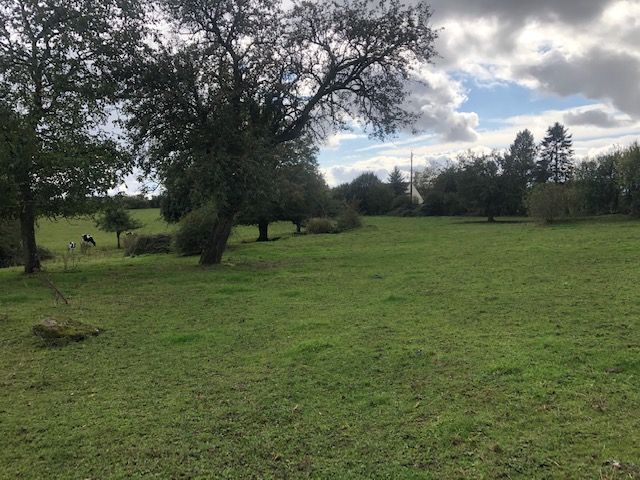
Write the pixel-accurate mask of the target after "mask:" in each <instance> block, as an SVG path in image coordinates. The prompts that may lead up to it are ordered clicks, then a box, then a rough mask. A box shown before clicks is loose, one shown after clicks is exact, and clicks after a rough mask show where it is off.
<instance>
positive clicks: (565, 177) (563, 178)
mask: <svg viewBox="0 0 640 480" xmlns="http://www.w3.org/2000/svg"><path fill="white" fill-rule="evenodd" d="M572 147H573V140H572V136H571V135H570V134H569V132H568V130H567V129H566V128H565V126H564V125H562V124H560V123H558V122H556V123H555V124H554V125H552V126H551V127H549V128H548V129H547V135H546V136H545V137H544V140H542V143H541V144H540V159H539V160H538V163H537V168H536V181H537V183H544V182H548V181H550V180H551V181H553V182H554V183H566V182H568V181H569V180H571V176H572V174H573V168H574V164H573V148H572Z"/></svg>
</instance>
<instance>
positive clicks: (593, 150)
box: [322, 104, 640, 186]
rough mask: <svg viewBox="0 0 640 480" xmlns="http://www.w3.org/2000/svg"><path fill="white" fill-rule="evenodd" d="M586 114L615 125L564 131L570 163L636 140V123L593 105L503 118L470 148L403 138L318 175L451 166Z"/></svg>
mask: <svg viewBox="0 0 640 480" xmlns="http://www.w3.org/2000/svg"><path fill="white" fill-rule="evenodd" d="M591 111H597V112H603V113H604V114H606V115H608V118H612V119H618V120H620V121H619V122H614V123H615V124H614V125H608V124H607V125H593V124H581V125H574V126H571V127H569V132H570V133H571V134H572V135H573V145H574V150H575V155H576V159H578V160H580V159H584V158H587V157H595V156H597V155H599V154H601V153H604V152H606V151H610V150H611V149H613V148H615V147H617V146H625V145H629V144H630V143H632V142H634V141H636V140H637V139H638V137H639V135H638V132H640V121H631V120H630V119H629V117H628V116H626V115H624V114H622V113H621V112H619V111H618V110H616V109H615V108H613V107H612V106H610V105H607V104H593V105H589V106H586V107H579V108H572V109H567V110H549V111H546V112H542V113H540V114H531V115H517V116H513V117H509V118H506V119H504V120H503V121H502V126H501V127H499V128H496V129H493V130H487V131H482V132H479V133H478V140H477V141H476V142H473V143H464V142H455V141H454V142H444V143H424V140H425V138H424V137H422V138H421V140H423V143H419V142H418V143H416V142H414V141H412V140H413V139H406V140H403V141H399V142H395V143H387V144H384V147H385V148H384V149H379V150H375V149H369V150H367V149H362V150H361V154H363V155H364V157H360V158H359V159H358V160H356V161H353V162H351V163H349V164H347V165H335V166H330V167H325V168H323V169H322V171H323V173H324V174H325V178H326V180H327V182H328V183H329V185H332V186H335V185H337V184H339V183H343V182H345V181H350V180H352V179H353V178H355V177H356V176H358V175H359V174H361V173H363V172H367V171H372V172H375V173H376V174H377V175H378V176H379V177H380V178H381V179H384V178H386V177H387V175H388V174H389V172H390V171H391V170H392V169H393V167H395V166H398V167H399V168H400V169H401V170H403V171H404V172H408V171H409V159H410V156H411V153H413V155H414V166H415V168H424V167H425V166H426V165H427V164H431V165H434V164H436V165H442V164H444V163H446V162H447V161H455V160H456V159H457V157H458V156H459V155H460V154H462V153H465V152H466V151H467V150H472V151H475V152H479V153H480V152H484V153H487V152H491V151H492V150H503V149H506V148H508V146H509V145H510V144H511V142H513V140H514V138H515V136H516V134H517V133H518V132H519V131H521V130H524V129H525V128H528V129H530V130H531V131H532V133H533V134H534V137H535V138H536V141H538V142H539V141H540V140H541V139H542V138H543V137H544V135H545V133H546V130H547V128H548V127H549V126H550V125H552V124H553V123H555V122H563V121H564V119H565V118H566V117H567V116H574V117H578V118H580V116H581V115H583V114H584V113H585V112H587V113H588V112H591ZM622 120H624V121H622Z"/></svg>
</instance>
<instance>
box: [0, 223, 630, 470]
mask: <svg viewBox="0 0 640 480" xmlns="http://www.w3.org/2000/svg"><path fill="white" fill-rule="evenodd" d="M136 214H137V215H141V216H142V217H144V221H145V222H146V223H147V226H146V229H147V230H149V231H160V230H166V229H167V227H166V226H165V225H163V224H162V223H161V222H160V221H159V220H158V219H157V212H153V211H146V212H136ZM85 230H89V231H91V232H93V233H96V236H97V241H98V251H96V252H93V254H92V255H91V256H90V257H89V258H83V259H82V261H81V262H80V263H79V265H78V267H77V268H76V269H75V270H74V271H70V272H65V271H63V265H62V264H61V263H60V262H53V263H50V264H48V265H47V267H48V268H47V270H48V271H47V275H49V277H50V278H51V279H52V281H53V282H54V283H55V284H56V285H57V286H58V287H59V288H60V289H61V290H62V291H63V292H64V293H65V294H66V295H68V296H69V297H70V302H71V303H70V305H69V306H66V305H62V304H56V303H55V302H54V300H53V296H52V295H51V292H50V291H49V290H48V289H47V288H46V287H45V286H43V282H42V279H41V278H40V277H38V276H36V277H26V276H24V275H22V274H21V273H20V271H19V270H17V269H10V270H3V271H0V349H1V352H2V353H1V356H0V478H6V479H22V478H29V479H31V478H33V479H43V478H47V479H54V478H60V479H69V478H74V479H75V478H78V479H105V478H163V479H164V478H176V479H177V478H185V479H186V478H202V479H206V478H307V477H310V478H403V479H404V478H407V479H412V478H416V479H417V478H425V479H431V478H432V479H450V478H486V479H494V478H526V479H538V478H540V479H542V478H545V479H546V478H562V479H570V478H575V479H582V478H619V479H623V478H640V413H639V412H640V328H639V327H640V293H639V290H638V285H639V284H640V248H639V247H640V223H638V222H631V221H627V220H624V219H619V218H606V219H601V220H597V221H588V222H578V223H572V224H565V225H557V226H553V227H548V228H542V227H537V226H534V225H532V224H527V223H516V222H514V223H497V224H487V223H486V222H474V221H469V220H468V219H467V220H465V219H451V218H417V219H401V218H368V219H366V221H365V226H364V227H363V228H361V229H359V230H357V231H353V232H350V233H345V234H340V235H318V236H294V235H292V234H291V231H292V226H290V225H287V224H282V225H278V226H277V227H276V228H275V229H274V232H276V233H277V234H279V235H282V238H281V239H280V240H278V241H274V242H269V243H264V244H258V243H245V242H244V241H245V240H248V239H251V238H255V236H256V234H257V230H256V229H246V228H242V229H239V231H238V232H237V233H236V234H235V235H234V238H233V242H232V245H231V248H230V249H229V251H228V254H227V255H226V257H225V262H224V264H223V265H221V266H219V267H216V268H202V267H199V266H198V265H197V259H195V258H180V257H176V256H173V255H161V256H139V257H135V258H124V257H122V256H121V255H120V254H119V253H117V252H115V251H114V250H113V249H112V248H111V246H112V245H115V236H111V235H109V236H107V235H106V234H104V235H103V234H98V233H97V231H96V229H95V228H93V227H91V223H82V222H81V221H77V222H72V223H71V224H66V223H64V222H60V223H57V224H51V223H47V222H42V224H41V228H40V231H39V238H40V241H41V242H42V243H43V244H44V245H45V246H47V247H50V248H53V249H55V250H58V251H60V249H61V248H62V249H63V248H64V245H66V242H68V241H69V240H70V239H73V238H77V236H78V235H79V234H81V233H85ZM70 232H71V233H70ZM71 234H72V235H71ZM70 235H71V236H70ZM106 245H109V248H105V249H103V247H105V246H106ZM47 316H57V317H71V318H74V319H77V320H83V321H87V322H89V323H92V324H95V325H97V326H99V327H102V328H104V329H105V333H104V334H103V335H101V336H99V337H96V338H93V339H90V340H87V341H85V342H81V343H74V344H69V345H67V346H64V347H55V348H52V347H45V346H43V345H42V343H41V341H40V340H39V339H38V338H35V337H33V336H32V335H31V333H30V328H31V325H32V324H34V323H35V322H37V321H38V320H40V319H42V318H44V317H47Z"/></svg>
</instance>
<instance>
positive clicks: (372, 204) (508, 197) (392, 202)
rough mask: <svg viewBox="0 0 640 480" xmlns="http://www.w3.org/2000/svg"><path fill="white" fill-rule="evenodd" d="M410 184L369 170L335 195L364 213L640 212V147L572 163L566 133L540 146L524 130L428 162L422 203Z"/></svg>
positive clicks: (556, 131)
mask: <svg viewBox="0 0 640 480" xmlns="http://www.w3.org/2000/svg"><path fill="white" fill-rule="evenodd" d="M407 185H408V182H406V181H405V180H404V179H403V177H402V174H401V173H400V171H399V170H398V169H397V168H396V169H394V171H393V172H392V173H391V174H390V175H389V178H388V179H387V182H386V183H384V182H383V181H381V180H380V179H379V178H378V177H377V176H376V175H375V174H374V173H371V172H368V173H364V174H362V175H360V176H359V177H357V178H356V179H354V180H353V181H352V182H350V183H345V184H342V185H339V186H338V187H336V188H334V189H333V192H332V193H333V196H334V198H336V199H339V200H341V201H343V202H345V203H348V204H351V205H353V206H354V207H355V208H357V209H358V210H359V212H360V213H362V214H365V215H382V214H392V215H394V214H395V215H425V216H456V215H470V216H471V215H473V216H485V217H487V219H488V220H489V221H494V220H495V218H496V217H497V216H525V215H528V214H530V215H532V216H536V217H544V218H543V219H544V220H546V221H551V220H553V219H557V218H560V217H567V216H578V215H600V214H613V213H626V214H632V215H635V216H640V147H639V146H638V144H637V143H635V144H633V145H631V146H629V147H627V148H624V149H618V150H616V151H613V152H610V153H606V154H602V155H600V156H598V157H596V158H594V159H589V160H584V161H581V162H576V160H575V158H574V150H573V140H572V136H571V134H570V133H569V132H568V130H567V129H566V128H565V127H564V126H563V125H561V124H560V123H555V124H554V125H552V126H551V127H549V128H548V130H547V132H546V135H545V137H544V139H543V140H542V141H541V142H540V143H537V142H536V141H535V139H534V136H533V134H532V133H531V132H530V131H529V130H523V131H521V132H519V133H518V134H517V135H516V138H515V140H514V142H513V144H511V145H510V146H509V148H508V149H507V151H505V152H498V151H493V152H490V153H476V152H473V151H469V152H466V153H464V154H462V155H460V156H459V157H458V158H457V161H455V162H450V163H449V164H448V165H446V166H443V167H439V168H432V167H427V168H426V169H424V170H423V171H421V172H419V173H418V174H416V175H415V176H414V186H415V188H416V189H417V190H418V192H419V193H420V194H421V196H422V198H423V200H424V203H423V204H422V205H413V204H412V203H411V199H410V198H409V194H408V192H407Z"/></svg>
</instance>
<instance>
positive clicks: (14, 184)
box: [0, 0, 139, 272]
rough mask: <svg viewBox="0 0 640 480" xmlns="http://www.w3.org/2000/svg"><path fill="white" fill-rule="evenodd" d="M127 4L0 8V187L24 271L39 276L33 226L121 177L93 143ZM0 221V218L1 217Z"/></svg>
mask: <svg viewBox="0 0 640 480" xmlns="http://www.w3.org/2000/svg"><path fill="white" fill-rule="evenodd" d="M136 5H137V4H135V3H129V2H128V1H127V0H118V1H115V0H106V1H101V2H90V1H75V0H0V72H1V73H0V103H1V104H0V110H2V112H1V114H2V117H3V118H4V119H6V121H4V122H3V123H2V125H1V126H0V144H2V146H0V151H1V152H2V153H0V182H1V183H4V184H8V185H9V189H8V190H7V191H5V194H7V192H9V193H10V194H11V196H12V198H11V199H10V201H9V202H7V203H5V204H4V206H5V209H6V206H7V205H8V206H9V207H11V208H12V209H13V212H10V214H11V216H20V219H21V234H22V241H23V244H24V246H25V250H26V256H25V259H26V261H25V270H26V271H27V272H33V271H36V270H38V269H39V267H40V262H39V259H38V255H37V249H36V241H35V228H34V223H35V219H36V217H37V216H39V215H48V216H57V215H70V214H74V213H78V212H79V211H82V210H83V209H84V208H85V207H86V206H88V205H90V204H91V203H90V202H87V201H86V200H87V197H89V196H94V195H100V194H106V192H107V190H108V189H109V188H111V187H112V186H113V185H114V183H115V182H116V180H117V178H118V177H119V176H120V175H121V174H122V173H123V172H125V171H126V170H127V169H128V168H129V163H130V159H129V157H128V156H127V155H124V154H123V153H122V152H121V149H120V148H119V147H118V144H117V143H116V142H115V141H113V139H110V138H107V137H106V136H105V135H102V134H100V126H101V125H102V124H103V123H104V121H105V120H106V116H107V110H106V108H105V102H104V100H105V99H107V98H109V97H110V96H113V94H115V92H116V89H117V82H116V79H115V76H114V74H113V72H114V66H115V65H117V64H119V63H120V62H121V60H122V57H123V55H124V52H125V51H126V45H128V44H129V43H130V40H131V39H132V38H131V36H132V35H133V36H135V33H134V32H136V31H137V30H136V29H133V28H131V27H132V24H135V23H136V22H137V21H138V14H139V11H138V10H137V7H136ZM5 214H6V212H5Z"/></svg>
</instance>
